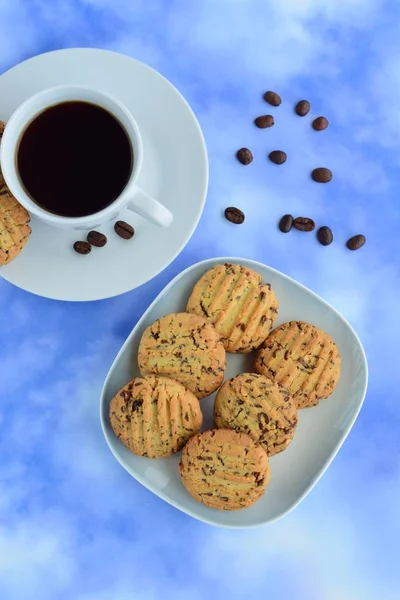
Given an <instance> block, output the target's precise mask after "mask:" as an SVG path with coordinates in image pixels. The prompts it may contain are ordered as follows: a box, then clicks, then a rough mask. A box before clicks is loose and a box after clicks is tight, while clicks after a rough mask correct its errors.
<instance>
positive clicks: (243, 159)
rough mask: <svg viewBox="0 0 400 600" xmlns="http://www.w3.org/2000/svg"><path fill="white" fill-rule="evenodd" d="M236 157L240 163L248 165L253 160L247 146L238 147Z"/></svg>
mask: <svg viewBox="0 0 400 600" xmlns="http://www.w3.org/2000/svg"><path fill="white" fill-rule="evenodd" d="M236 156H237V159H238V161H239V162H240V163H242V165H249V164H250V163H251V162H253V155H252V153H251V151H250V150H249V149H248V148H240V150H238V151H237V153H236Z"/></svg>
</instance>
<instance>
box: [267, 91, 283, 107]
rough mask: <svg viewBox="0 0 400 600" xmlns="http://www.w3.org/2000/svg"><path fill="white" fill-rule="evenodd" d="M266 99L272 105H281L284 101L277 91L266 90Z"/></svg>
mask: <svg viewBox="0 0 400 600" xmlns="http://www.w3.org/2000/svg"><path fill="white" fill-rule="evenodd" d="M264 100H265V102H268V104H271V105H272V106H279V105H280V103H281V102H282V98H281V97H280V96H279V94H276V93H275V92H265V94H264Z"/></svg>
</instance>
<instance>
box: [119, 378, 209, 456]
mask: <svg viewBox="0 0 400 600" xmlns="http://www.w3.org/2000/svg"><path fill="white" fill-rule="evenodd" d="M202 422H203V415H202V413H201V410H200V404H199V401H198V399H197V398H196V396H195V395H194V394H192V392H189V391H188V390H187V389H186V388H185V387H184V386H183V385H182V384H180V383H179V382H178V381H174V380H172V379H169V378H168V377H157V376H154V375H150V376H148V377H136V378H135V379H133V380H132V381H131V382H130V383H128V384H127V385H125V386H124V387H123V388H122V389H121V390H120V391H119V392H118V393H117V394H116V395H115V396H114V398H113V399H112V400H111V403H110V423H111V426H112V428H113V430H114V433H115V435H116V436H117V437H118V438H119V439H120V440H121V442H122V443H123V444H124V445H125V446H126V447H127V448H129V450H131V451H132V452H133V453H134V454H137V455H139V456H147V457H149V458H162V457H164V456H170V455H171V454H173V453H174V452H178V450H181V448H182V447H183V446H184V444H185V443H186V442H187V441H188V439H189V438H190V437H191V436H192V435H193V434H195V433H197V432H198V431H199V430H200V427H201V425H202Z"/></svg>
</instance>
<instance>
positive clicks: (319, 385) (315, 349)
mask: <svg viewBox="0 0 400 600" xmlns="http://www.w3.org/2000/svg"><path fill="white" fill-rule="evenodd" d="M255 371H256V372H257V373H261V374H262V375H266V376H267V377H269V378H270V379H272V380H273V381H275V382H276V383H278V384H280V385H281V386H283V387H284V388H286V389H287V390H288V391H289V393H290V394H291V395H292V396H293V399H294V401H295V403H296V406H297V408H306V407H309V406H315V405H316V404H318V402H319V400H322V399H324V398H327V397H328V396H329V395H330V394H331V393H332V392H333V390H334V389H335V387H336V385H337V382H338V381H339V377H340V354H339V350H338V348H337V346H336V344H335V342H334V341H333V340H332V338H331V337H330V336H329V335H328V334H327V333H325V332H324V331H322V330H321V329H318V328H317V327H314V325H310V324H309V323H304V322H303V321H290V322H288V323H283V325H280V326H279V327H277V328H276V329H274V331H272V332H271V333H270V335H269V336H268V337H267V339H266V340H265V342H264V344H263V346H262V348H260V350H259V351H258V353H257V357H256V361H255Z"/></svg>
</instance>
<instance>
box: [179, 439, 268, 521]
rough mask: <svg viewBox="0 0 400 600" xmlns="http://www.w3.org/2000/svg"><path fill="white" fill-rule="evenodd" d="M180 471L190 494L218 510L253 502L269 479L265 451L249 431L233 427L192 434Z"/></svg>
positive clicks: (242, 506) (184, 450) (260, 494)
mask: <svg viewBox="0 0 400 600" xmlns="http://www.w3.org/2000/svg"><path fill="white" fill-rule="evenodd" d="M179 471H180V474H181V478H182V483H183V485H184V486H185V488H186V489H187V491H188V492H189V494H191V495H192V496H193V498H195V499H196V500H197V501H198V502H202V503H203V504H205V505H206V506H209V507H210V508H217V509H218V510H238V509H240V508H246V507H248V506H251V505H252V504H254V502H256V500H258V499H259V498H260V497H261V496H262V495H263V494H264V492H265V488H266V487H267V485H268V483H269V480H270V470H269V462H268V457H267V454H266V452H265V451H264V450H263V448H262V447H261V446H260V445H259V444H256V442H254V440H252V438H251V437H250V436H249V435H246V434H245V433H237V432H236V431H233V429H213V430H210V431H204V432H203V433H198V434H197V435H195V436H193V437H192V438H191V439H190V440H189V441H188V443H187V444H186V446H185V447H184V449H183V450H182V458H181V461H180V463H179Z"/></svg>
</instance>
